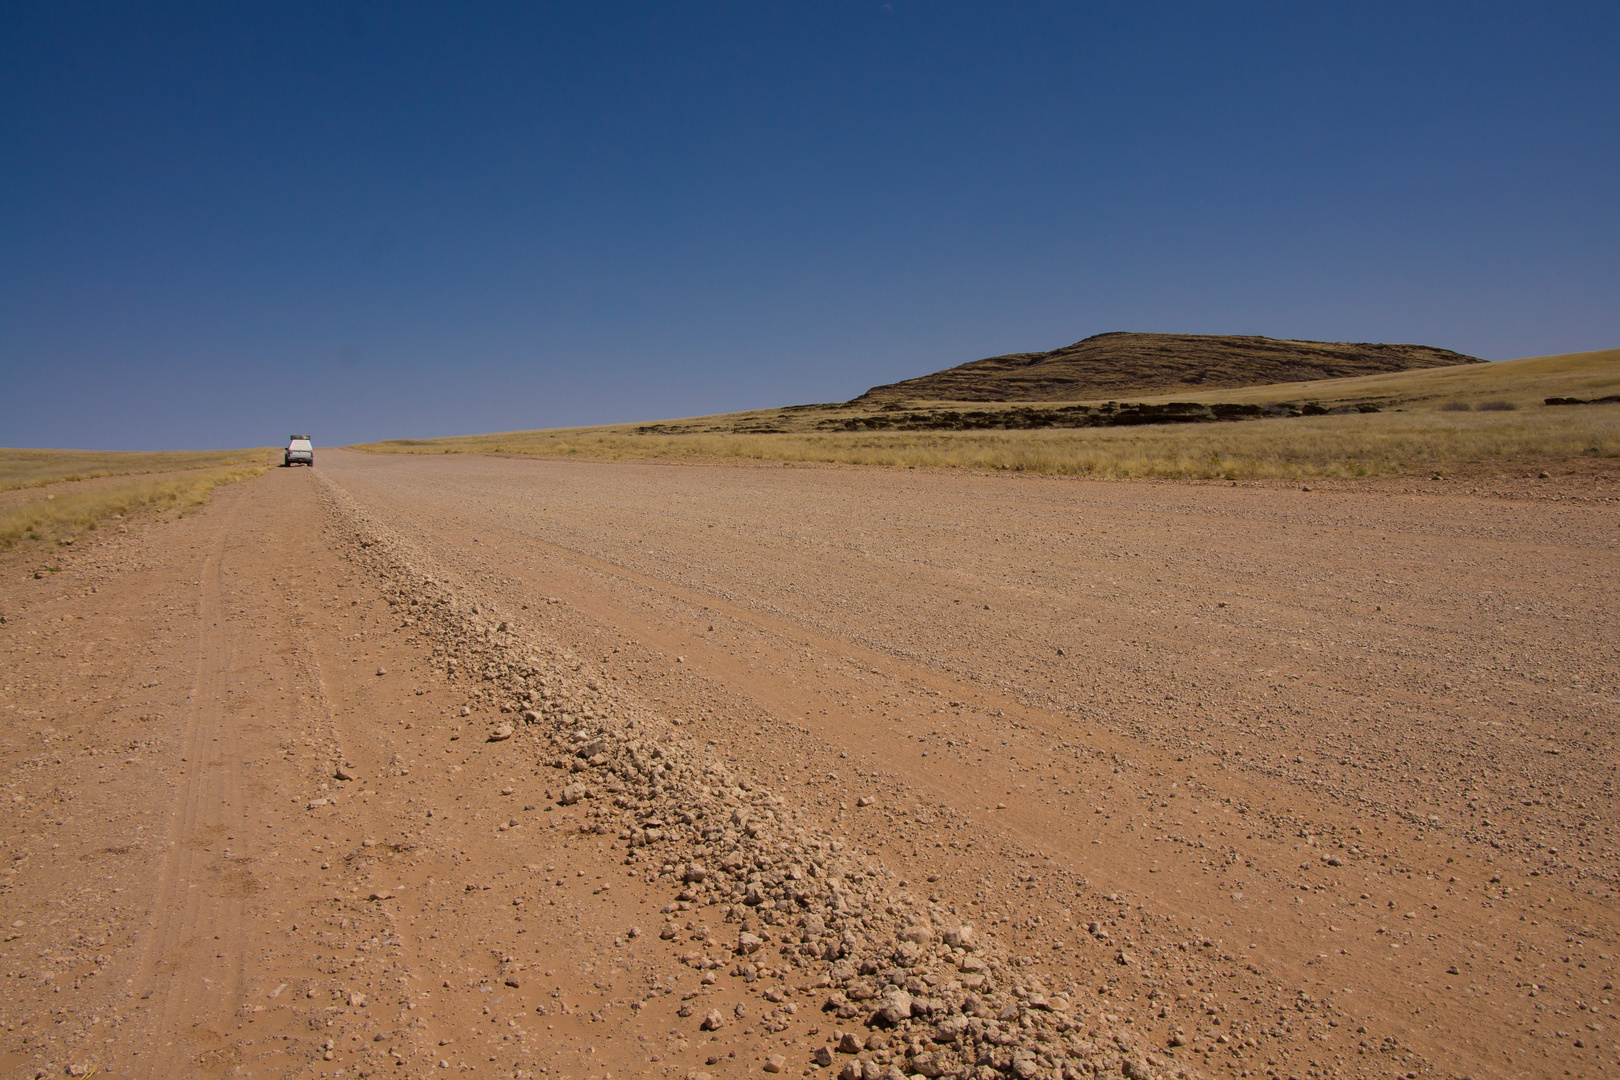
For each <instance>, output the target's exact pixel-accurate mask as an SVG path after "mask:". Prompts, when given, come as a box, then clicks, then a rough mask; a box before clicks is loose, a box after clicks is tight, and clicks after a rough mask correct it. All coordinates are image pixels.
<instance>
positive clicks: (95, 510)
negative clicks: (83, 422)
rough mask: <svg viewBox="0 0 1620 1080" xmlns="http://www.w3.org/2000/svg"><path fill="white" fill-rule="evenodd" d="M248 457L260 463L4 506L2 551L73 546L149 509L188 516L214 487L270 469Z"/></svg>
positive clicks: (258, 454) (261, 457)
mask: <svg viewBox="0 0 1620 1080" xmlns="http://www.w3.org/2000/svg"><path fill="white" fill-rule="evenodd" d="M243 453H249V452H245V451H244V452H243ZM250 453H251V457H252V458H253V459H256V460H255V461H253V462H249V463H238V464H228V465H220V466H215V467H213V468H202V467H193V468H186V469H183V470H181V471H178V472H165V473H159V474H157V475H147V476H142V477H139V478H135V477H131V478H130V480H129V481H127V482H124V483H115V484H104V485H97V486H94V487H87V488H82V489H71V488H70V489H67V490H64V491H62V492H61V493H60V494H57V493H48V494H45V495H42V496H41V497H39V498H34V499H30V500H28V501H26V502H19V503H14V504H11V505H8V506H4V507H0V548H7V549H9V548H12V547H14V546H16V545H17V544H18V543H31V542H38V543H42V544H44V543H62V542H68V543H71V542H72V541H73V540H74V538H76V537H78V536H80V535H82V534H83V533H85V532H88V531H90V530H93V529H96V528H98V527H99V526H100V524H101V523H102V522H103V521H105V520H106V519H108V518H112V517H128V516H129V515H131V514H133V513H135V512H137V511H139V510H146V509H155V510H159V511H162V510H171V509H172V510H181V511H184V510H187V509H190V508H192V507H195V506H200V505H202V504H204V503H206V502H208V500H209V498H210V497H211V496H212V493H213V490H214V489H215V488H216V487H219V486H220V485H222V484H234V483H236V482H238V481H240V480H249V479H252V478H253V477H255V476H258V475H260V474H261V473H263V472H265V470H267V469H269V468H270V467H271V463H270V462H269V461H267V460H266V455H265V454H264V452H262V451H252V452H250ZM149 456H156V455H149ZM102 475H107V474H105V473H104V474H102ZM14 486H15V485H14Z"/></svg>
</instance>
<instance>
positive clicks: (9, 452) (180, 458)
mask: <svg viewBox="0 0 1620 1080" xmlns="http://www.w3.org/2000/svg"><path fill="white" fill-rule="evenodd" d="M273 453H274V449H273V448H270V447H261V448H258V449H252V450H197V451H191V450H177V451H153V452H146V451H104V450H22V449H10V448H0V491H10V490H12V489H14V488H24V487H42V486H44V485H46V484H54V483H58V482H60V481H64V480H89V479H93V478H96V477H100V476H123V475H126V474H130V473H160V472H175V471H177V470H180V469H211V468H216V467H218V466H221V465H245V464H248V463H250V462H259V461H267V460H270V458H271V455H272V454H273Z"/></svg>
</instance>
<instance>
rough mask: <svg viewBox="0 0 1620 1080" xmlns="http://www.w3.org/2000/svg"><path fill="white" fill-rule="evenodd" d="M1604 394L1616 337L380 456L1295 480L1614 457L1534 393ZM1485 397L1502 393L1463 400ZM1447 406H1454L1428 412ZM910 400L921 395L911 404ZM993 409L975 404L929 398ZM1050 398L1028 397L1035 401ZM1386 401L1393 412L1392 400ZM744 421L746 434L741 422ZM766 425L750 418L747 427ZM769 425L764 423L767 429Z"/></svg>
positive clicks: (1615, 415) (1618, 443)
mask: <svg viewBox="0 0 1620 1080" xmlns="http://www.w3.org/2000/svg"><path fill="white" fill-rule="evenodd" d="M1613 393H1620V349H1613V350H1607V351H1605V352H1598V353H1575V354H1570V355H1566V356H1555V357H1534V358H1530V359H1526V360H1512V361H1507V362H1504V363H1500V364H1490V365H1483V364H1480V365H1469V366H1467V367H1458V368H1442V369H1431V370H1425V371H1411V372H1401V373H1398V374H1393V375H1375V376H1365V377H1361V378H1355V379H1332V380H1324V381H1321V382H1315V383H1295V384H1285V385H1277V386H1265V387H1251V388H1247V389H1242V390H1229V391H1223V392H1211V393H1205V394H1175V395H1165V396H1163V397H1160V398H1158V399H1152V398H1149V399H1146V400H1148V401H1153V400H1160V401H1165V400H1176V401H1202V402H1209V403H1213V402H1219V401H1238V402H1275V401H1296V402H1302V401H1318V402H1321V403H1322V404H1324V405H1327V406H1330V407H1331V406H1333V405H1335V404H1340V403H1345V402H1359V401H1371V402H1377V403H1379V404H1380V405H1381V406H1382V407H1384V408H1385V409H1386V410H1387V411H1384V412H1380V413H1369V414H1360V413H1357V414H1351V415H1342V416H1340V415H1333V416H1318V417H1304V418H1295V419H1275V420H1256V421H1248V422H1241V423H1225V424H1190V425H1177V424H1156V425H1146V426H1141V427H1117V428H1114V427H1110V428H1079V429H1063V428H1047V429H1038V430H1029V431H877V432H845V431H816V430H814V426H815V425H816V424H817V423H818V422H821V421H824V420H827V419H833V420H841V419H843V418H845V417H849V416H855V415H870V414H871V413H872V407H871V406H869V405H868V406H862V407H858V408H857V407H851V406H848V405H837V406H826V407H821V406H816V407H809V408H804V407H800V408H790V409H773V410H761V411H757V412H751V413H734V414H729V415H725V416H715V417H699V418H694V419H688V420H679V421H666V422H663V423H660V424H656V425H648V424H618V425H612V426H605V427H593V428H565V429H556V430H550V431H521V432H507V433H504V434H494V435H468V436H460V437H456V438H446V439H399V440H394V441H390V442H382V443H368V444H364V445H362V446H360V447H357V449H363V450H371V451H377V452H386V453H416V454H424V453H427V454H437V453H513V454H539V455H546V456H553V457H585V458H596V459H608V460H632V459H649V458H662V459H688V460H696V459H708V460H714V459H721V460H724V459H728V458H729V459H754V460H765V461H804V462H811V461H820V462H842V463H847V464H856V465H887V466H904V465H914V466H944V467H959V468H987V469H1013V470H1019V471H1025V472H1040V473H1055V474H1067V475H1079V476H1100V477H1163V478H1189V479H1211V478H1230V479H1241V478H1263V477H1277V478H1307V477H1334V476H1341V477H1350V476H1388V475H1399V474H1404V473H1416V472H1433V471H1435V470H1448V469H1449V470H1458V469H1463V468H1478V467H1507V466H1511V465H1513V464H1515V463H1523V462H1537V463H1546V462H1553V461H1563V460H1571V459H1588V460H1589V459H1593V458H1598V459H1614V458H1616V457H1620V406H1616V405H1595V406H1558V407H1550V406H1546V405H1543V404H1541V402H1542V399H1543V398H1546V397H1554V396H1557V397H1581V398H1590V397H1600V396H1604V395H1606V394H1613ZM1488 402H1492V403H1494V402H1506V403H1508V404H1510V405H1512V406H1514V408H1513V409H1511V410H1503V411H1487V412H1479V411H1473V410H1474V409H1475V408H1477V406H1479V405H1482V404H1485V403H1488ZM1454 403H1463V404H1467V405H1469V406H1470V409H1469V410H1468V411H1444V407H1445V406H1447V405H1454ZM916 404H917V405H918V406H919V407H926V405H925V404H924V403H916ZM930 404H939V405H942V406H944V407H949V408H973V409H988V410H995V409H998V408H1010V407H1013V406H1014V404H1015V403H999V404H993V405H986V404H984V403H973V404H971V405H964V404H963V403H960V402H948V403H930ZM1053 404H1054V403H1051V402H1043V403H1042V407H1051V406H1052V405H1053ZM1396 410H1400V411H1396ZM750 428H752V429H756V430H753V431H750V430H749V429H750ZM761 428H763V429H767V430H764V431H760V430H758V429H761ZM771 429H775V430H771Z"/></svg>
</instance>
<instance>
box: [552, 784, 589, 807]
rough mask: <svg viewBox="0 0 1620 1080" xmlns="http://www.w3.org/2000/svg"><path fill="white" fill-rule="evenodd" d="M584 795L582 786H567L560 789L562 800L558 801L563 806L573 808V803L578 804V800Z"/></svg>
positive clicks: (583, 786)
mask: <svg viewBox="0 0 1620 1080" xmlns="http://www.w3.org/2000/svg"><path fill="white" fill-rule="evenodd" d="M585 794H586V791H585V785H584V784H569V785H568V786H567V787H565V788H563V789H562V798H561V799H559V800H558V801H559V802H561V803H562V804H563V805H564V806H573V805H574V804H575V803H577V802H579V800H581V799H583V798H584V797H585Z"/></svg>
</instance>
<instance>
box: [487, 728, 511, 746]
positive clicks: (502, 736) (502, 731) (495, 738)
mask: <svg viewBox="0 0 1620 1080" xmlns="http://www.w3.org/2000/svg"><path fill="white" fill-rule="evenodd" d="M512 731H513V727H512V725H511V724H497V725H496V727H495V730H494V731H492V732H490V733H489V741H490V742H505V741H506V740H507V739H510V738H511V737H512Z"/></svg>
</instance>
